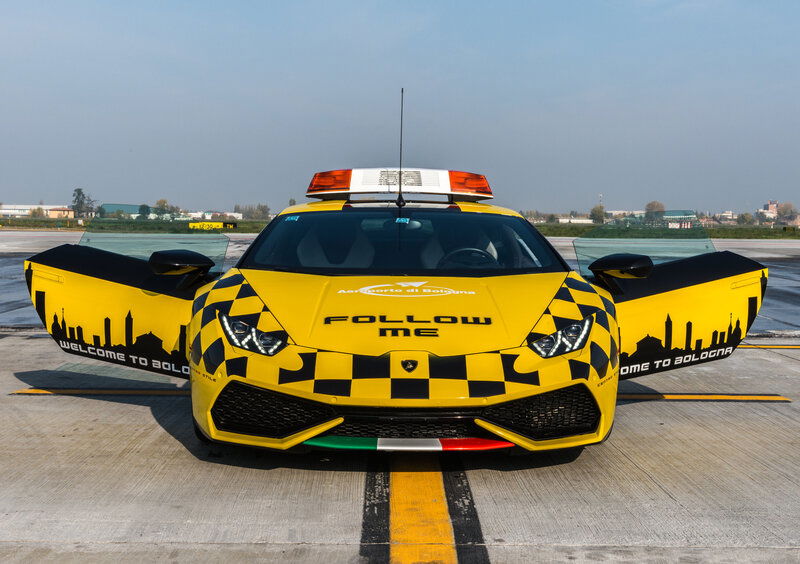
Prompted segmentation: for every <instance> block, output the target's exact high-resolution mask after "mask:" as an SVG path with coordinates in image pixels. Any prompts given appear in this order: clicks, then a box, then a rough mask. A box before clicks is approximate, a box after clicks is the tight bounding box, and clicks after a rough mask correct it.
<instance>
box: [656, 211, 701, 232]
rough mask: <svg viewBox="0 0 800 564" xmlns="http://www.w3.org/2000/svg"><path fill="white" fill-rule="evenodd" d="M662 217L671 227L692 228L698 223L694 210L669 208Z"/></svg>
mask: <svg viewBox="0 0 800 564" xmlns="http://www.w3.org/2000/svg"><path fill="white" fill-rule="evenodd" d="M662 217H663V221H664V223H666V225H667V227H668V228H669V229H691V228H692V226H694V225H695V224H696V223H697V214H696V213H694V211H693V210H667V211H665V212H664V214H663V216H662Z"/></svg>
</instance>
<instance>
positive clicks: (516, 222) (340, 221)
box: [239, 207, 567, 276]
mask: <svg viewBox="0 0 800 564" xmlns="http://www.w3.org/2000/svg"><path fill="white" fill-rule="evenodd" d="M239 267H240V268H257V269H264V270H282V271H289V272H303V273H309V274H351V275H358V274H399V275H405V274H408V275H428V276H430V275H431V274H434V273H435V274H438V275H440V276H492V275H501V274H520V273H530V272H563V271H565V270H567V267H566V266H565V264H564V263H563V262H562V260H561V258H560V257H559V256H558V255H556V253H555V251H554V250H553V249H552V247H550V245H549V244H548V243H547V241H545V239H544V238H543V237H542V236H541V235H540V234H539V233H538V232H537V231H536V230H535V229H534V228H533V227H532V226H531V225H530V224H529V223H528V222H527V221H525V220H524V219H522V218H519V217H513V216H507V215H498V214H488V213H471V212H462V211H460V210H458V209H452V208H451V209H431V208H416V209H412V208H409V207H406V208H404V209H403V210H402V213H399V210H398V209H397V208H388V207H387V208H366V209H364V208H362V209H357V208H346V209H343V210H341V211H322V212H305V213H298V214H287V215H282V216H279V217H277V218H276V219H275V220H274V221H272V222H271V223H270V224H269V226H268V227H267V229H265V230H264V232H263V233H262V234H261V235H260V236H259V237H258V239H256V241H255V242H254V243H253V245H252V246H251V247H250V249H249V250H248V252H247V253H246V254H245V256H244V257H242V260H241V262H240V264H239Z"/></svg>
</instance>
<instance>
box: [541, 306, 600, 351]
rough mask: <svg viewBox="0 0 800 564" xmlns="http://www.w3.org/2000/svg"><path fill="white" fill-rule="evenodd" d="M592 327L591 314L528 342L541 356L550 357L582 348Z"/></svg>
mask: <svg viewBox="0 0 800 564" xmlns="http://www.w3.org/2000/svg"><path fill="white" fill-rule="evenodd" d="M591 328H592V316H591V315H590V316H589V317H586V318H585V319H583V320H581V321H578V322H576V323H573V324H572V325H568V326H566V327H564V328H563V329H561V330H559V331H556V332H555V333H551V334H550V335H547V336H546V337H541V338H540V339H537V340H535V341H532V342H530V343H529V344H528V346H530V348H532V349H533V350H534V351H535V352H536V353H538V355H539V356H541V357H542V358H551V357H554V356H558V355H561V354H566V353H570V352H574V351H577V350H578V349H581V348H583V346H584V345H585V344H586V341H587V339H588V338H589V330H590V329H591Z"/></svg>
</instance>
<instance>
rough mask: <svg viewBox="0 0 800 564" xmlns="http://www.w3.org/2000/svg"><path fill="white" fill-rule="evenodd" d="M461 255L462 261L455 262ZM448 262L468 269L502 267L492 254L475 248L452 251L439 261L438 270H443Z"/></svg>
mask: <svg viewBox="0 0 800 564" xmlns="http://www.w3.org/2000/svg"><path fill="white" fill-rule="evenodd" d="M459 255H463V258H462V259H461V260H453V259H454V258H455V257H458V256H459ZM448 262H452V263H455V264H456V265H458V266H466V267H475V266H500V263H499V262H497V259H496V258H494V257H493V256H492V255H491V254H490V253H488V252H487V251H484V250H483V249H478V248H475V247H462V248H460V249H454V250H452V251H450V252H449V253H447V254H446V255H444V256H443V257H442V258H440V259H439V262H438V263H436V268H442V267H443V266H444V265H445V264H447V263H448Z"/></svg>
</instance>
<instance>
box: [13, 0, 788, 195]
mask: <svg viewBox="0 0 800 564" xmlns="http://www.w3.org/2000/svg"><path fill="white" fill-rule="evenodd" d="M798 21H800V3H797V2H737V1H721V0H720V1H713V0H705V1H703V0H698V1H666V0H665V1H658V0H651V1H646V0H640V1H622V0H619V1H607V2H589V1H585V2H584V1H581V2H578V1H573V2H491V3H490V2H481V3H470V2H464V1H462V2H343V1H336V2H274V3H272V2H255V1H253V2H235V1H225V2H200V1H192V2H188V1H187V2H141V1H137V2H34V1H23V2H8V1H3V0H0V201H1V202H4V203H31V202H37V201H39V200H44V201H45V203H63V202H65V201H68V200H69V197H70V194H71V192H72V189H73V188H75V187H78V186H80V187H83V188H84V189H85V190H86V191H88V192H89V193H90V194H92V195H93V196H94V197H95V198H97V199H99V200H101V201H111V202H120V201H121V202H130V203H141V202H146V203H152V202H154V201H155V200H156V199H158V198H162V197H165V198H167V199H168V200H170V201H171V202H174V203H177V204H179V205H182V206H185V207H189V208H231V207H232V206H233V204H234V203H242V204H248V203H256V202H267V203H269V204H270V205H271V206H272V207H273V208H280V207H283V206H284V205H285V204H286V202H287V200H288V199H289V198H290V197H295V198H297V199H298V200H300V199H302V195H303V193H304V190H305V187H306V186H307V185H308V181H309V179H310V177H311V175H312V174H313V173H314V172H315V171H318V170H328V169H333V168H348V167H359V166H365V167H369V166H386V165H395V164H396V162H397V136H398V117H399V115H398V114H399V112H398V102H399V90H400V87H401V86H403V87H405V89H406V129H405V134H406V136H405V162H406V163H407V164H408V165H410V166H411V165H416V166H424V167H431V168H450V169H458V170H468V171H474V172H481V173H484V174H486V175H487V176H488V178H489V180H490V182H491V183H492V185H493V187H494V190H495V193H496V194H497V201H498V202H499V203H501V204H503V205H507V206H509V207H513V208H515V209H539V210H542V211H560V210H564V211H568V210H571V209H575V210H579V211H585V210H588V209H589V208H590V207H591V206H592V205H594V204H595V203H596V202H597V200H598V194H599V193H602V194H603V200H604V203H605V204H606V207H607V208H608V209H637V208H641V207H643V205H644V203H646V202H647V201H649V200H652V199H659V200H661V201H663V202H665V203H666V204H667V206H668V207H671V208H694V209H700V210H707V209H708V210H712V211H714V210H722V209H734V210H748V209H753V208H755V207H757V206H759V205H760V204H761V203H763V201H765V200H766V199H767V198H775V199H780V200H792V199H794V200H800V198H799V197H798V196H797V194H798V188H799V187H800V182H798V180H799V179H800V159H798V148H800V101H799V100H800V96H798V92H799V91H800V88H798V87H800V56H799V55H800V34H798V33H797V32H796V23H797V22H798ZM795 204H800V201H795Z"/></svg>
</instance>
